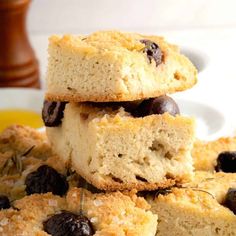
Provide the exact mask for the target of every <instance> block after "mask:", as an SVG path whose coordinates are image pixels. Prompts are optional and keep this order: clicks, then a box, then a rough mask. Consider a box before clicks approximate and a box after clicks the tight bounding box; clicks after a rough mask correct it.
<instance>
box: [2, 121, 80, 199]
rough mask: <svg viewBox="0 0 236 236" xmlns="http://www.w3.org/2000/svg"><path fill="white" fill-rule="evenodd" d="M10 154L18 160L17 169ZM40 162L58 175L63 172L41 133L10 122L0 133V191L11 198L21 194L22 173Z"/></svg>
mask: <svg viewBox="0 0 236 236" xmlns="http://www.w3.org/2000/svg"><path fill="white" fill-rule="evenodd" d="M31 148H32V149H31ZM30 149H31V151H30V152H29V153H28V154H27V155H24V154H25V153H26V152H27V151H29V150H30ZM14 157H17V158H18V160H19V162H21V163H22V168H21V170H20V169H19V168H17V165H16V164H14V162H13V161H12V159H13V158H14ZM41 165H49V166H51V167H53V168H54V169H56V170H57V171H58V172H60V173H62V174H66V172H67V169H66V167H65V165H64V164H63V163H62V162H61V161H60V159H59V158H58V156H57V155H56V154H55V153H54V152H53V151H52V149H51V146H50V144H49V142H48V140H47V138H46V135H45V133H41V132H38V131H37V130H35V129H32V128H30V127H26V126H20V125H14V126H11V127H9V128H7V129H5V130H4V131H3V132H2V133H1V134H0V194H4V195H7V196H8V197H9V198H10V199H11V200H15V199H19V198H21V197H23V196H25V194H26V193H25V178H26V176H27V175H28V174H29V173H31V172H33V171H35V170H36V169H37V168H38V167H39V166H41ZM73 181H74V179H73ZM73 181H72V180H71V182H70V184H72V186H74V184H75V183H74V182H73Z"/></svg>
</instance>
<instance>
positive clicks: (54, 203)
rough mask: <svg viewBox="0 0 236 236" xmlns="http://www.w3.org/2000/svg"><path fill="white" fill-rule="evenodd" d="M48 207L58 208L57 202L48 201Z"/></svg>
mask: <svg viewBox="0 0 236 236" xmlns="http://www.w3.org/2000/svg"><path fill="white" fill-rule="evenodd" d="M48 205H49V206H57V201H55V200H53V199H50V200H49V201H48Z"/></svg>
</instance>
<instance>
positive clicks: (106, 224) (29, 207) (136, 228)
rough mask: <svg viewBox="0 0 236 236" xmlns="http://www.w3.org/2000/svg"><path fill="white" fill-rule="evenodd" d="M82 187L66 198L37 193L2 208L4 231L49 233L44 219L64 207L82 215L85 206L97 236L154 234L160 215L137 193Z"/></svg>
mask: <svg viewBox="0 0 236 236" xmlns="http://www.w3.org/2000/svg"><path fill="white" fill-rule="evenodd" d="M80 200H81V189H78V188H73V189H71V190H70V191H69V192H68V194H67V196H66V198H61V197H58V196H54V195H52V194H51V193H48V194H41V195H39V194H34V195H31V196H27V197H24V198H23V199H21V200H18V201H16V202H15V203H14V206H15V207H16V208H17V209H18V210H13V209H9V210H4V211H0V234H1V233H2V234H3V235H4V234H5V235H7V236H13V235H14V236H20V235H27V236H28V235H48V234H47V233H46V232H45V231H44V230H43V222H44V221H45V220H47V219H48V218H49V217H50V216H52V215H54V214H56V213H60V212H61V211H63V210H66V211H70V212H73V213H76V214H79V213H80V211H81V208H80V206H82V207H83V208H82V210H83V214H84V215H86V216H87V217H88V218H89V219H90V221H91V223H92V225H93V228H94V230H95V235H96V236H101V235H104V236H105V235H113V234H111V232H113V233H114V235H124V236H125V235H127V236H128V235H129V236H141V235H145V236H154V235H155V232H156V224H157V216H156V215H154V214H152V213H151V212H150V211H148V209H149V208H150V206H149V204H147V202H146V201H145V200H144V199H143V198H140V197H137V196H136V195H135V194H134V193H129V194H126V195H125V194H122V193H120V192H115V193H105V194H103V193H102V194H91V193H90V192H88V191H86V190H83V204H80Z"/></svg>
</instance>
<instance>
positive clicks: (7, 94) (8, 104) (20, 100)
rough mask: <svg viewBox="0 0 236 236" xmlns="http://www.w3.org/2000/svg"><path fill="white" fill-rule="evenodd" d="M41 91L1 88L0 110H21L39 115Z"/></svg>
mask: <svg viewBox="0 0 236 236" xmlns="http://www.w3.org/2000/svg"><path fill="white" fill-rule="evenodd" d="M43 94H44V93H43V91H42V90H38V89H27V88H1V89H0V109H3V108H22V109H28V110H32V111H35V112H38V113H41V109H42V105H43V97H44V95H43Z"/></svg>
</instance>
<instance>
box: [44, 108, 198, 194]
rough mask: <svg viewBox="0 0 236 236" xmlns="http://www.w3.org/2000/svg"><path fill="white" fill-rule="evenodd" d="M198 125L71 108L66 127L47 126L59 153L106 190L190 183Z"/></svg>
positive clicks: (66, 114)
mask: <svg viewBox="0 0 236 236" xmlns="http://www.w3.org/2000/svg"><path fill="white" fill-rule="evenodd" d="M194 128H195V123H194V121H193V120H192V119H191V118H187V117H182V116H176V117H174V116H171V115H169V114H168V113H165V114H163V115H150V116H145V117H143V118H134V117H133V116H131V115H130V113H128V112H125V111H124V109H123V108H120V109H117V110H113V109H111V108H109V107H106V108H104V107H103V108H100V107H95V106H94V105H91V104H85V103H84V104H78V103H70V104H67V105H66V108H65V111H64V118H63V119H62V125H61V126H58V127H53V128H49V127H47V129H46V132H47V135H48V137H49V140H50V141H51V143H52V146H53V148H54V150H55V151H56V152H57V154H58V155H59V156H60V157H61V159H62V160H63V161H64V162H65V163H68V162H69V163H70V164H71V166H72V168H73V169H75V170H76V171H77V173H78V174H79V175H81V176H82V177H83V178H85V179H86V180H87V181H88V182H89V183H91V184H93V185H94V186H96V187H97V188H99V189H104V190H124V189H128V190H130V189H133V188H135V189H137V190H152V189H156V188H158V187H162V188H163V187H168V186H172V185H174V184H175V183H182V182H186V181H189V179H191V177H192V174H193V166H192V157H191V155H190V153H191V149H192V144H193V142H194V131H195V129H194Z"/></svg>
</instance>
